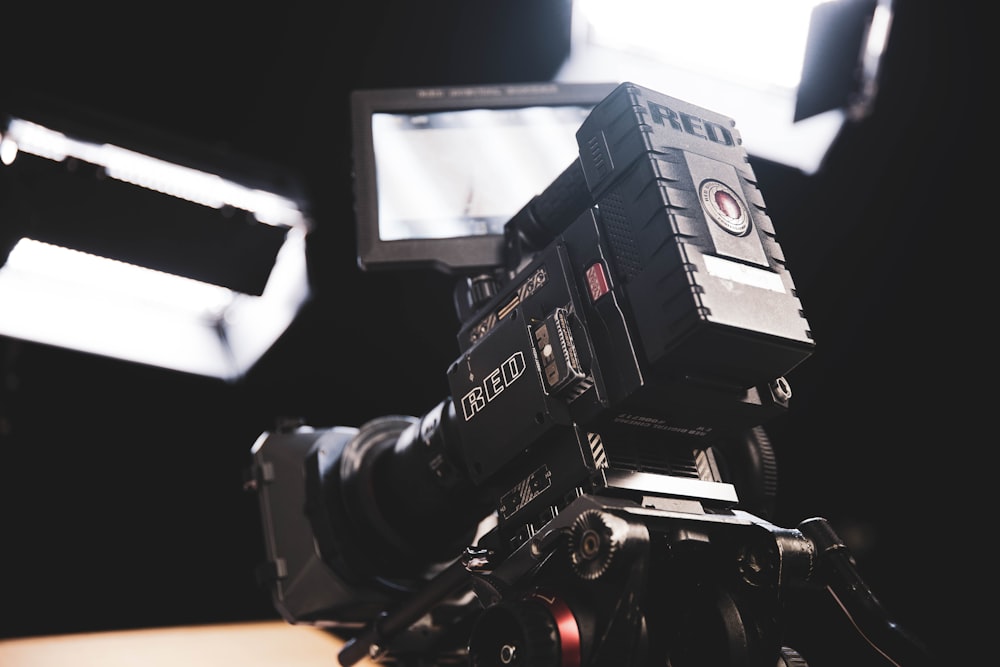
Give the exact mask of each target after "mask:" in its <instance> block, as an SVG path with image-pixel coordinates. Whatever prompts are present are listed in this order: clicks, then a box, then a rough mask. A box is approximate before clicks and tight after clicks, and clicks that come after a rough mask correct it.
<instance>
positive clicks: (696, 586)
mask: <svg viewBox="0 0 1000 667" xmlns="http://www.w3.org/2000/svg"><path fill="white" fill-rule="evenodd" d="M576 139H577V142H578V147H579V157H578V158H576V159H574V160H573V161H572V163H571V164H570V165H569V166H568V167H567V168H566V169H565V171H563V172H562V173H561V174H560V175H559V176H558V177H557V178H556V179H555V180H553V181H552V183H551V184H550V185H549V186H548V187H547V188H545V189H544V191H542V192H541V193H540V194H538V195H536V196H534V197H533V198H532V199H531V200H530V201H529V202H528V204H527V205H525V206H524V207H523V208H522V209H521V210H520V211H519V212H518V213H516V214H515V215H513V216H512V217H511V218H510V219H509V221H508V222H507V223H506V224H505V225H504V229H503V236H502V239H501V244H502V253H501V256H502V260H503V261H502V264H500V265H498V266H496V267H492V269H491V270H480V269H481V267H477V271H476V272H474V273H469V274H468V275H465V276H463V277H464V280H463V281H462V282H461V283H460V286H459V288H457V289H456V295H455V296H456V309H457V311H458V313H459V316H460V320H461V322H462V325H461V328H460V330H459V333H458V344H459V348H460V354H459V356H458V358H457V359H456V360H455V361H454V363H453V364H451V366H450V367H449V368H448V369H447V378H448V382H449V386H450V389H451V396H449V397H447V398H445V399H444V400H442V401H441V402H440V403H439V404H437V405H436V406H435V407H434V408H433V409H431V410H430V411H428V412H427V413H426V414H424V415H423V416H422V417H420V418H415V417H410V416H396V415H389V416H385V417H381V418H378V419H374V420H372V421H370V422H368V423H365V424H363V425H361V426H360V427H359V428H354V427H332V428H322V429H314V428H311V427H307V426H300V425H297V424H291V425H289V426H288V427H286V428H278V429H276V430H274V431H273V432H267V433H264V434H262V436H261V437H260V439H259V440H258V442H257V443H256V444H255V445H254V447H253V464H252V466H251V468H250V471H251V473H252V478H251V484H252V486H253V488H255V489H256V490H257V492H258V495H259V500H260V509H261V514H262V523H263V529H264V536H265V546H266V551H267V562H266V564H265V567H264V568H263V576H264V581H265V582H266V583H267V585H268V587H269V589H270V591H271V593H272V596H273V600H274V604H275V607H276V608H277V610H278V611H279V612H280V613H281V615H282V616H283V617H284V618H285V619H286V620H287V621H288V622H290V623H302V624H312V625H317V626H321V627H325V628H329V629H330V630H331V631H333V632H335V633H336V634H338V635H340V636H342V637H343V638H345V639H346V640H347V643H346V644H345V646H344V648H343V650H342V651H341V653H340V656H339V659H340V663H341V664H342V665H345V667H346V666H347V665H352V664H355V663H356V662H358V661H359V660H361V659H362V658H365V657H368V658H374V659H376V660H379V661H382V662H387V663H392V664H399V665H406V666H417V665H449V664H456V665H457V664H468V665H471V666H473V667H493V666H501V665H504V666H506V665H510V666H514V665H523V666H531V667H542V666H545V667H556V666H558V667H584V666H587V667H598V666H602V667H603V666H615V667H621V666H622V665H635V666H647V665H648V666H652V665H667V666H670V667H695V666H700V665H713V666H737V665H740V666H754V667H757V666H760V667H773V666H774V665H776V664H777V665H786V666H801V665H805V664H806V662H805V659H804V657H803V656H802V655H799V654H798V653H797V652H796V650H795V649H793V648H791V647H788V646H786V645H785V628H786V619H787V614H788V613H789V610H788V608H787V607H788V598H789V595H790V593H791V591H793V590H797V589H800V588H801V589H816V590H821V589H823V588H827V589H828V590H829V591H830V592H832V593H833V595H834V596H835V597H836V598H837V601H838V602H839V604H840V605H841V606H842V607H843V608H844V609H845V611H846V612H847V613H848V614H849V615H850V616H851V619H852V621H853V622H854V623H855V625H856V626H858V627H859V629H860V630H861V631H862V633H863V634H864V635H865V637H866V638H867V639H868V641H870V642H871V643H872V644H873V645H874V646H875V647H876V651H877V652H878V653H880V654H882V655H883V656H885V657H886V659H887V664H895V665H907V666H908V667H909V666H910V665H918V664H929V660H928V659H927V657H926V653H925V651H924V650H923V648H922V647H921V645H920V644H919V642H917V641H915V640H914V639H913V638H912V637H910V636H909V635H908V634H907V633H906V632H905V631H903V630H902V629H901V628H900V627H899V626H898V625H897V624H896V623H894V622H893V621H892V620H891V619H890V618H889V617H888V615H887V614H886V613H885V611H884V609H883V608H882V606H881V605H880V603H879V602H878V600H877V598H876V597H875V596H874V595H873V594H872V593H871V591H870V590H869V589H868V588H867V587H866V586H865V585H864V583H863V582H862V580H861V578H860V576H859V575H858V573H857V571H856V568H855V565H854V561H853V558H852V556H851V554H850V552H849V550H848V549H847V547H846V545H845V544H844V542H843V541H842V540H841V539H839V538H838V537H837V535H836V534H835V533H834V531H833V530H832V529H831V527H830V526H829V524H828V523H827V522H826V521H825V520H823V519H821V518H814V519H809V520H807V521H805V522H803V523H801V524H800V525H798V526H797V527H795V528H783V527H779V526H777V525H774V524H773V523H771V521H770V519H769V515H770V514H772V511H773V507H772V503H773V500H774V494H775V477H776V464H775V461H774V454H773V451H772V448H771V444H770V442H769V440H768V436H767V434H766V433H765V431H764V430H763V427H762V425H763V424H765V423H766V422H768V421H769V420H771V419H772V418H774V417H775V416H777V415H780V414H782V413H783V412H784V411H785V410H786V409H787V407H788V402H789V398H790V395H791V391H790V388H789V385H788V383H787V381H786V380H785V379H784V378H785V375H786V374H787V373H788V372H789V371H790V370H792V369H793V368H795V367H796V366H797V365H798V364H800V363H801V362H802V361H803V360H805V359H806V358H807V357H808V356H809V355H810V354H811V352H812V349H813V340H812V337H811V335H810V332H809V327H808V324H807V321H806V319H805V318H804V316H803V313H802V309H801V306H800V303H799V300H798V298H797V296H796V293H795V287H794V284H793V281H792V279H791V276H790V275H789V273H788V270H787V268H786V266H785V259H784V256H783V255H782V252H781V248H780V246H779V244H778V241H777V239H776V236H775V230H774V227H773V225H772V222H771V220H770V218H769V217H768V214H767V211H766V208H765V205H764V201H763V198H762V196H761V193H760V191H759V189H758V186H757V182H756V178H755V175H754V173H753V170H752V169H751V166H750V164H749V161H748V157H747V155H746V153H745V150H744V149H743V147H742V145H741V141H740V135H739V132H738V130H737V129H736V127H735V125H734V123H733V122H732V121H731V120H730V119H729V118H726V117H724V116H721V115H719V114H717V113H713V112H711V111H708V110H706V109H702V108H699V107H697V106H694V105H691V104H688V103H686V102H683V101H681V100H677V99H674V98H671V97H668V96H666V95H662V94H660V93H657V92H655V91H652V90H648V89H645V88H643V87H640V86H637V85H635V84H632V83H624V84H621V85H619V86H616V87H614V88H613V89H612V90H611V92H610V93H609V94H607V96H606V97H604V98H603V99H602V101H600V102H599V103H598V104H596V106H594V107H593V109H592V110H591V111H590V112H589V114H588V115H587V116H586V118H585V120H583V122H582V125H580V127H579V129H578V131H577V132H576Z"/></svg>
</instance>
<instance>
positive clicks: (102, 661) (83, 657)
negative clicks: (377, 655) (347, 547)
mask: <svg viewBox="0 0 1000 667" xmlns="http://www.w3.org/2000/svg"><path fill="white" fill-rule="evenodd" d="M341 646H342V642H341V641H340V640H338V639H337V638H335V637H333V636H331V635H329V634H328V633H325V632H323V631H322V630H320V629H318V628H315V627H312V626H305V625H290V624H288V623H285V622H284V621H260V622H251V623H233V624H219V625H205V626H184V627H171V628H150V629H145V630H121V631H115V632H98V633H87V634H72V635H55V636H43V637H25V638H15V639H5V640H0V666H2V667H137V666H141V667H236V666H238V667H340V663H339V662H338V661H337V653H338V652H339V651H340V648H341ZM356 665H357V667H377V666H376V663H375V662H372V661H369V660H363V661H361V662H358V663H356Z"/></svg>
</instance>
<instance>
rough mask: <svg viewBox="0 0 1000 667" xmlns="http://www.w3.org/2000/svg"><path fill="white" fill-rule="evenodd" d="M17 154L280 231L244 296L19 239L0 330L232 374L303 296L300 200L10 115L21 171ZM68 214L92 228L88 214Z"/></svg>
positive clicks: (6, 277)
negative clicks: (86, 169)
mask: <svg viewBox="0 0 1000 667" xmlns="http://www.w3.org/2000/svg"><path fill="white" fill-rule="evenodd" d="M19 154H29V155H33V156H36V157H40V158H45V159H48V160H52V161H56V162H64V161H67V160H69V159H73V160H77V161H81V162H86V163H88V164H91V165H95V166H97V167H100V168H101V170H102V171H101V173H102V174H103V175H105V176H107V177H111V178H114V179H117V180H120V181H122V182H125V183H130V184H132V185H135V186H137V187H142V188H145V189H148V190H152V191H155V192H158V193H162V194H167V195H170V196H171V197H176V198H179V199H183V200H185V201H188V202H192V203H194V204H197V205H200V206H208V207H211V208H215V209H221V208H223V207H231V208H233V209H237V210H242V211H246V212H248V213H250V214H251V215H252V219H253V220H254V221H256V222H258V223H260V224H265V225H271V226H277V227H280V228H283V229H284V230H285V232H284V241H283V243H282V244H281V246H280V248H278V250H277V252H276V255H275V257H274V263H273V266H271V267H270V268H269V272H268V273H267V282H266V285H265V286H264V288H263V290H261V292H260V293H259V294H246V293H243V292H240V291H237V290H234V289H229V288H227V287H223V286H220V285H216V284H211V283H208V282H202V281H199V280H194V279H192V278H189V277H185V276H181V275H176V274H174V273H167V272H164V271H157V270H153V269H150V268H147V267H144V266H138V265H136V264H132V263H129V262H125V261H120V260H118V259H111V258H109V257H104V256H99V255H96V254H91V253H87V252H82V251H80V250H77V249H73V248H69V247H63V246H60V245H54V244H52V243H48V242H45V241H41V240H38V239H35V238H31V236H30V231H29V235H26V236H24V237H22V238H14V239H12V246H11V248H10V251H9V253H8V255H7V258H6V261H5V262H3V263H2V265H0V334H2V335H6V336H11V337H14V338H20V339H24V340H31V341H36V342H40V343H44V344H48V345H54V346H58V347H65V348H69V349H75V350H80V351H84V352H89V353H94V354H99V355H103V356H108V357H114V358H118V359H123V360H127V361H132V362H137V363H142V364H148V365H153V366H157V367H162V368H169V369H173V370H178V371H182V372H186V373H193V374H198V375H205V376H210V377H218V378H223V379H226V380H230V381H231V380H236V379H238V378H239V377H241V376H242V375H243V374H245V373H246V372H247V371H248V370H249V369H250V368H251V367H252V366H253V364H254V363H255V362H256V361H257V360H258V359H259V358H260V357H261V356H262V355H263V354H264V353H265V352H266V351H267V350H268V349H270V347H271V346H272V345H273V344H274V342H275V341H276V340H277V339H278V337H280V335H281V334H282V333H283V332H284V330H285V329H286V328H287V327H288V326H289V325H290V324H291V322H292V321H293V320H294V318H295V317H296V315H297V314H298V311H299V310H300V308H301V306H302V305H303V304H304V303H305V302H306V301H307V300H308V298H309V294H310V289H309V280H308V273H307V266H306V251H305V250H306V249H305V245H306V235H307V232H308V230H309V221H308V219H307V217H306V215H305V213H304V212H303V211H302V210H301V208H300V207H299V205H298V203H297V202H296V201H295V200H293V199H291V198H289V197H285V196H283V195H280V194H277V193H274V192H269V191H267V190H264V189H261V188H259V187H250V186H247V185H245V184H242V183H239V182H236V181H235V180H232V179H229V178H224V177H222V176H220V175H218V174H214V173H209V172H206V171H203V170H200V169H195V168H192V167H189V166H185V165H182V164H177V163H171V162H167V161H164V160H161V159H158V158H155V157H153V156H150V155H146V154H143V153H140V152H137V151H134V150H130V149H127V148H123V147H121V146H118V145H115V144H111V143H105V142H93V141H86V140H81V139H78V138H73V137H70V136H67V135H66V134H64V133H62V132H59V131H55V130H52V129H49V128H47V127H44V126H42V125H40V124H38V123H35V122H31V121H27V120H23V119H20V118H12V119H11V120H10V121H9V122H8V124H7V127H6V131H5V132H4V133H3V134H2V135H0V163H2V165H3V166H0V169H16V162H17V160H18V156H19ZM151 206H155V203H151ZM70 214H72V213H71V212H70ZM72 222H73V224H74V225H76V226H78V227H79V228H81V229H87V228H88V225H90V224H91V223H92V222H93V221H88V220H85V219H81V220H76V221H72ZM145 223H148V220H145V219H143V218H142V216H138V217H137V219H136V220H135V224H136V225H142V224H145ZM92 226H94V227H95V228H96V225H92ZM95 233H97V232H95ZM0 261H2V257H0ZM263 268H265V269H267V268H268V267H263Z"/></svg>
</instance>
